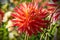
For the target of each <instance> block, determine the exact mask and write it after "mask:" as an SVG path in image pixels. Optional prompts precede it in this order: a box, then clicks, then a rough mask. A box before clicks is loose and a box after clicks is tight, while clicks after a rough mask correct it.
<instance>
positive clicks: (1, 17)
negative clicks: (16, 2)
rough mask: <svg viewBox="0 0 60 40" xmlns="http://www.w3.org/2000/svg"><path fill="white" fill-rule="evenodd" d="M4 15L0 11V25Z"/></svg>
mask: <svg viewBox="0 0 60 40" xmlns="http://www.w3.org/2000/svg"><path fill="white" fill-rule="evenodd" d="M3 16H4V13H3V11H2V10H0V24H1V23H2V20H3Z"/></svg>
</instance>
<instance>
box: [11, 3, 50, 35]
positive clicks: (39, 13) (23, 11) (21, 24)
mask: <svg viewBox="0 0 60 40" xmlns="http://www.w3.org/2000/svg"><path fill="white" fill-rule="evenodd" d="M12 17H13V19H12V22H14V26H17V27H18V31H19V32H25V33H27V34H28V35H32V34H37V33H38V32H42V29H41V28H47V23H49V21H48V20H44V19H45V17H47V10H46V9H43V7H40V8H38V4H36V3H35V4H33V3H22V4H20V5H19V7H17V6H16V7H15V8H14V12H13V13H12Z"/></svg>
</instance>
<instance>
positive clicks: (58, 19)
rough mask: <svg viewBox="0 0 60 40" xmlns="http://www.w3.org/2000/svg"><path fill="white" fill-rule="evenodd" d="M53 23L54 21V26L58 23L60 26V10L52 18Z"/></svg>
mask: <svg viewBox="0 0 60 40" xmlns="http://www.w3.org/2000/svg"><path fill="white" fill-rule="evenodd" d="M52 21H53V24H55V23H57V24H58V25H60V9H58V10H56V12H55V13H54V15H53V17H52Z"/></svg>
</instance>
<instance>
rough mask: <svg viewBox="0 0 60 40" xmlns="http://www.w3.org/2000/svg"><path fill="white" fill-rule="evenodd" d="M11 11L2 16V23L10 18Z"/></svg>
mask: <svg viewBox="0 0 60 40" xmlns="http://www.w3.org/2000/svg"><path fill="white" fill-rule="evenodd" d="M11 13H12V12H11V11H8V12H6V13H5V14H4V17H3V22H6V21H7V20H8V18H9V17H10V16H11Z"/></svg>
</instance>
